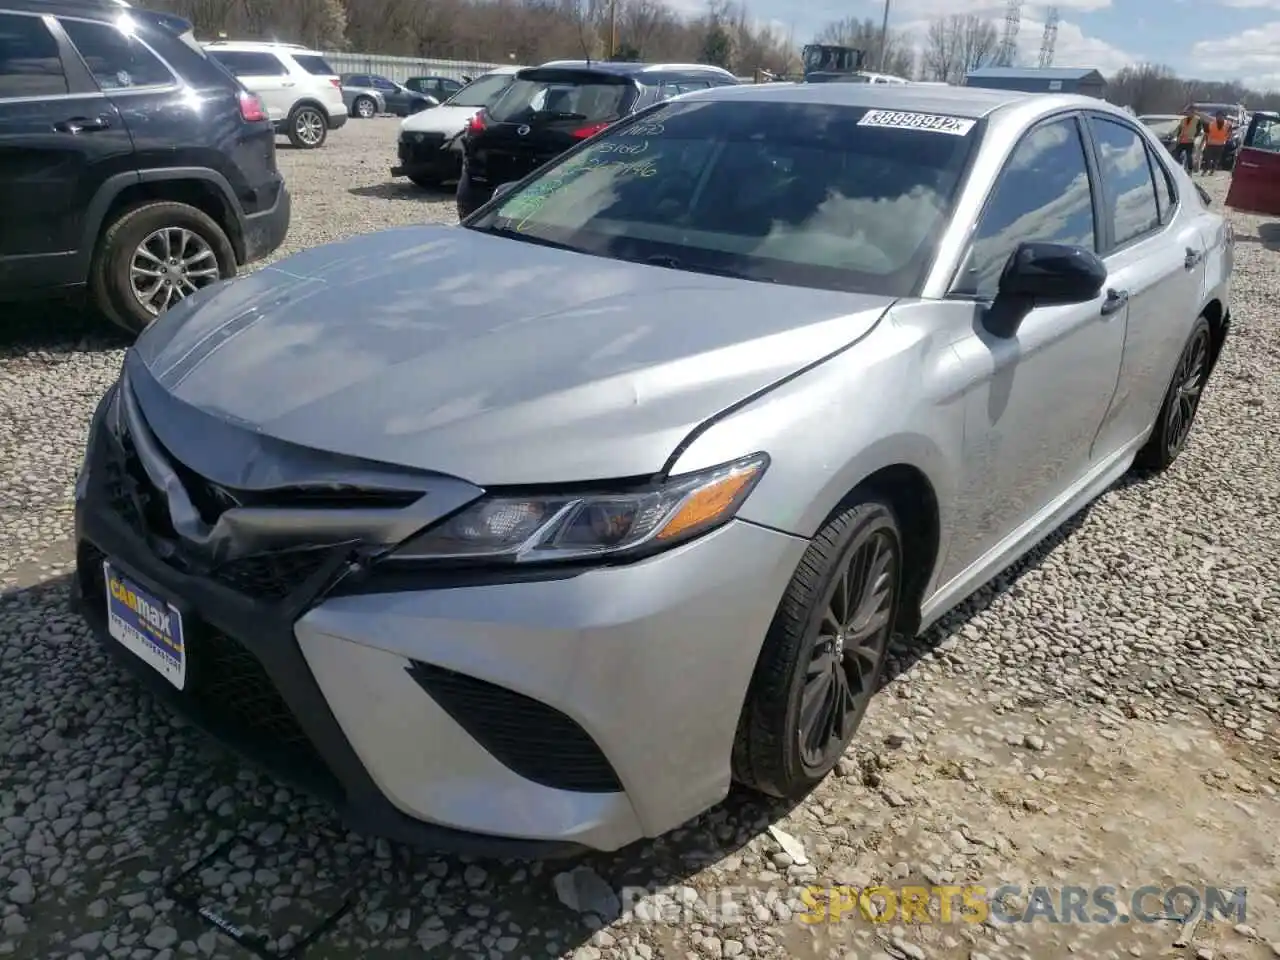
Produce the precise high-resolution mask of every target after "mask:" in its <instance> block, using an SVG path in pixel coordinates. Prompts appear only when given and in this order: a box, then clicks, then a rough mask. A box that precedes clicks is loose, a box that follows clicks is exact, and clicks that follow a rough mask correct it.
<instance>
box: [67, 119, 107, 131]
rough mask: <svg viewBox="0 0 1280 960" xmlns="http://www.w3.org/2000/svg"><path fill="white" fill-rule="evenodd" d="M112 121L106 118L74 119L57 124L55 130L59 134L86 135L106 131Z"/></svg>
mask: <svg viewBox="0 0 1280 960" xmlns="http://www.w3.org/2000/svg"><path fill="white" fill-rule="evenodd" d="M109 126H111V121H110V120H108V119H107V118H106V117H72V118H71V119H70V120H63V121H62V122H61V123H55V124H54V125H53V129H54V130H56V131H57V132H58V133H86V132H89V131H92V130H106V129H107V128H108V127H109Z"/></svg>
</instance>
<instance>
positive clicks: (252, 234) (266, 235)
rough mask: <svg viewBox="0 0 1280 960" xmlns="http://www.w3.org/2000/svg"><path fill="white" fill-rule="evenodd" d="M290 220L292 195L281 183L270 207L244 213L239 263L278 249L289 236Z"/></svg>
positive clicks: (254, 259)
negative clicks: (241, 249)
mask: <svg viewBox="0 0 1280 960" xmlns="http://www.w3.org/2000/svg"><path fill="white" fill-rule="evenodd" d="M292 221H293V197H292V196H291V195H290V194H289V188H288V187H287V186H285V184H283V183H281V184H280V190H279V192H278V193H277V194H276V202H275V203H274V204H272V205H271V207H270V209H268V210H262V211H260V212H259V213H253V214H246V215H245V218H244V224H243V226H242V227H241V233H242V235H243V237H244V260H242V261H241V263H242V264H246V263H253V262H254V261H256V260H261V259H262V258H263V257H266V256H269V255H270V254H272V253H274V252H275V251H276V250H277V249H279V248H280V245H281V244H283V243H284V241H285V238H286V237H288V236H289V225H290V224H291V223H292Z"/></svg>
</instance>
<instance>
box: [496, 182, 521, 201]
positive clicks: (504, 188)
mask: <svg viewBox="0 0 1280 960" xmlns="http://www.w3.org/2000/svg"><path fill="white" fill-rule="evenodd" d="M515 185H516V181H515V180H508V181H507V182H506V183H500V184H498V185H497V186H496V187H494V188H493V199H495V200H497V199H498V198H499V197H501V196H503V195H504V194H507V193H510V192H511V188H512V187H514V186H515Z"/></svg>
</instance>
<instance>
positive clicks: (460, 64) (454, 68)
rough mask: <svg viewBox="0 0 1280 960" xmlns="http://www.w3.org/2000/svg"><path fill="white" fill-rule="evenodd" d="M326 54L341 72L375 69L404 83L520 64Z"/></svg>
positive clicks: (327, 51) (470, 73)
mask: <svg viewBox="0 0 1280 960" xmlns="http://www.w3.org/2000/svg"><path fill="white" fill-rule="evenodd" d="M323 53H324V58H325V59H326V60H328V61H329V64H330V65H331V66H332V67H333V69H334V70H336V71H338V73H376V74H378V75H379V76H383V77H387V78H388V79H391V80H396V81H398V82H400V83H404V82H405V81H406V80H408V79H409V78H410V77H449V78H450V79H452V80H462V78H463V77H464V76H466V77H477V76H479V75H480V74H482V73H486V72H487V71H489V70H492V69H493V68H494V67H502V66H507V67H521V66H525V65H524V64H519V63H510V62H509V63H505V64H502V63H485V62H483V61H479V60H436V59H432V58H430V57H388V56H383V55H382V54H378V53H351V52H349V51H337V50H325V51H323Z"/></svg>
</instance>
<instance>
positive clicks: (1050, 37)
mask: <svg viewBox="0 0 1280 960" xmlns="http://www.w3.org/2000/svg"><path fill="white" fill-rule="evenodd" d="M1057 43H1058V8H1057V7H1050V8H1049V17H1048V19H1046V20H1045V22H1044V39H1043V40H1041V41H1040V66H1041V67H1052V66H1053V48H1054V47H1055V46H1056V45H1057Z"/></svg>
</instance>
